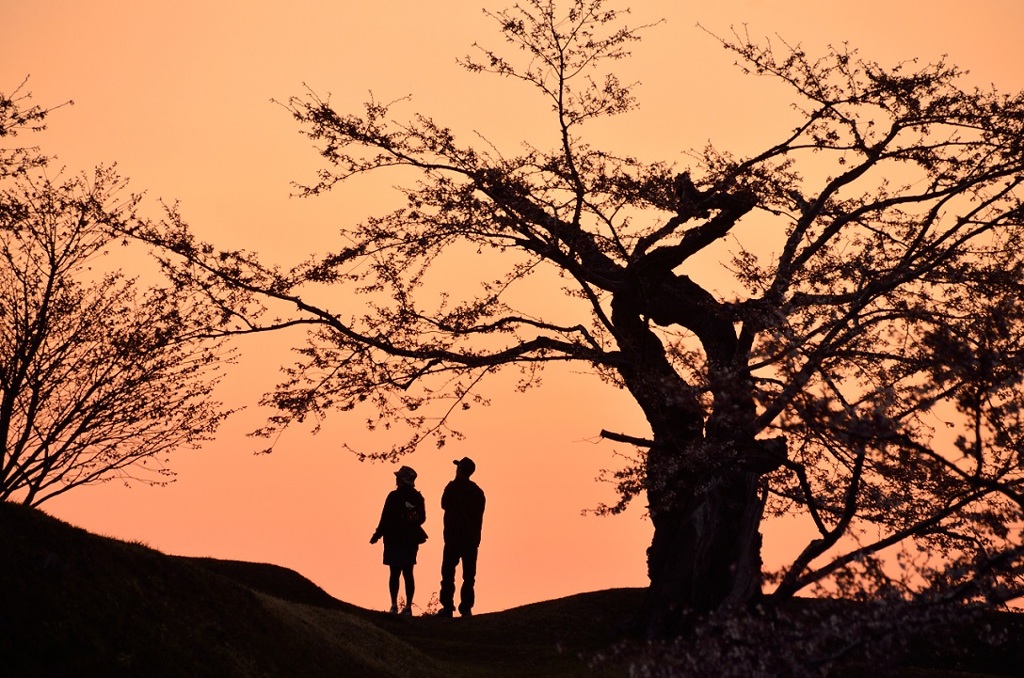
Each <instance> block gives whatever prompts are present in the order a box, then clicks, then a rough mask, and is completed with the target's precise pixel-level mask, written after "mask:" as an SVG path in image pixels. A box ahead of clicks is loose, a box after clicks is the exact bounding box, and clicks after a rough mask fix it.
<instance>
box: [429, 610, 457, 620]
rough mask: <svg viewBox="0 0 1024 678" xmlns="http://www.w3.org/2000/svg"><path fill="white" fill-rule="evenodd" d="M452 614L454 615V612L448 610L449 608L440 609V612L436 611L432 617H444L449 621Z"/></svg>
mask: <svg viewBox="0 0 1024 678" xmlns="http://www.w3.org/2000/svg"><path fill="white" fill-rule="evenodd" d="M454 613H455V610H453V609H452V608H450V607H442V608H441V609H440V610H438V611H437V612H435V613H434V616H435V617H445V618H447V619H451V618H452V615H453V614H454Z"/></svg>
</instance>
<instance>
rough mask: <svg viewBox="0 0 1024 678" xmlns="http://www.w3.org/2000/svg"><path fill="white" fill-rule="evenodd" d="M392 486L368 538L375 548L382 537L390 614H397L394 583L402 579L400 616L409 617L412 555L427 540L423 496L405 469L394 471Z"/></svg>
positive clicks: (412, 473) (412, 474)
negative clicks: (388, 570)
mask: <svg viewBox="0 0 1024 678" xmlns="http://www.w3.org/2000/svg"><path fill="white" fill-rule="evenodd" d="M395 485H396V486H397V487H396V488H395V489H394V490H392V491H391V492H390V493H389V494H388V497H387V499H386V500H385V501H384V510H382V511H381V514H380V523H379V524H378V525H377V530H376V531H375V532H374V533H373V536H372V537H370V543H371V544H376V543H377V541H378V540H380V538H381V537H384V564H385V565H387V566H389V567H390V568H391V578H390V579H389V580H388V590H389V591H390V593H391V613H392V614H396V613H397V612H398V579H399V577H404V578H405V608H404V609H403V610H402V614H409V615H411V614H412V597H413V594H414V593H415V592H416V580H415V578H414V577H413V574H412V570H413V566H414V565H415V564H416V553H417V551H419V548H420V544H422V543H423V542H425V541H426V540H427V533H426V532H424V531H423V527H421V526H422V525H423V523H424V522H425V521H426V520H427V510H426V507H425V505H424V503H423V495H422V494H420V493H419V491H418V490H417V489H416V471H413V470H412V469H411V468H409V467H408V466H403V467H402V468H400V469H398V470H397V471H395Z"/></svg>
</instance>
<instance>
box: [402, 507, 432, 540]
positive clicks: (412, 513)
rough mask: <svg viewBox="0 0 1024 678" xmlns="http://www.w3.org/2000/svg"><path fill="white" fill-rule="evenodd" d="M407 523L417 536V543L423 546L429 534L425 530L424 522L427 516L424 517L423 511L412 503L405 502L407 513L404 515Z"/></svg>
mask: <svg viewBox="0 0 1024 678" xmlns="http://www.w3.org/2000/svg"><path fill="white" fill-rule="evenodd" d="M403 516H404V518H405V523H406V525H407V526H408V527H409V530H410V531H411V532H412V533H413V534H414V535H415V536H416V543H417V544H422V543H423V542H425V541H426V540H427V532H426V530H424V529H423V521H424V520H425V519H426V516H424V515H423V511H421V510H420V509H419V507H417V506H416V505H415V504H413V503H412V502H408V501H407V502H405V513H404V514H403Z"/></svg>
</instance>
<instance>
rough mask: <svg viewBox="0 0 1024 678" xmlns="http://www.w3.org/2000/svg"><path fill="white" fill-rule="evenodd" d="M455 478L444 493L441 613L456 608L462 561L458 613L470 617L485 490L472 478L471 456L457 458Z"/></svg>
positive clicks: (474, 465)
mask: <svg viewBox="0 0 1024 678" xmlns="http://www.w3.org/2000/svg"><path fill="white" fill-rule="evenodd" d="M453 463H454V464H455V479H454V480H452V481H451V482H450V483H448V485H447V486H445V488H444V493H443V494H442V495H441V508H442V509H444V552H443V554H442V556H441V592H440V594H439V597H440V602H441V609H440V610H439V611H438V613H437V614H438V616H441V617H451V616H452V614H453V613H454V612H455V569H456V567H457V566H458V564H459V561H461V562H462V589H461V590H460V592H459V614H460V615H462V616H463V617H469V616H471V615H472V614H473V604H474V603H475V602H476V595H475V591H474V590H473V587H474V584H475V583H476V560H477V553H478V552H479V549H480V533H481V530H482V527H483V521H484V503H485V498H484V491H483V490H481V489H480V487H479V486H478V485H477V484H476V483H474V482H473V481H472V480H470V479H469V477H470V476H471V475H473V472H474V471H476V464H475V463H473V460H472V459H470V458H469V457H463V458H462V459H456V460H455V461H454V462H453Z"/></svg>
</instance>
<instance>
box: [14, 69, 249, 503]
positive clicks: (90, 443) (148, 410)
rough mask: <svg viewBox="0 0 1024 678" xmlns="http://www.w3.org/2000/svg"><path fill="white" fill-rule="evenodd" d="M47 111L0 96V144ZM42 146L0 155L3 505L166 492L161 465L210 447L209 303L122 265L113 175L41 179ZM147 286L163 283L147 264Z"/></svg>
mask: <svg viewBox="0 0 1024 678" xmlns="http://www.w3.org/2000/svg"><path fill="white" fill-rule="evenodd" d="M48 112H49V110H47V109H43V108H41V107H38V106H32V105H31V102H30V101H29V99H28V95H27V93H26V92H24V91H23V87H19V88H18V89H16V90H15V91H14V93H13V94H11V95H4V94H0V138H4V137H6V138H8V139H13V138H14V137H15V136H17V134H18V133H19V132H24V131H27V130H31V129H35V128H39V127H41V126H42V125H43V124H44V119H45V117H46V115H47V113H48ZM49 160H50V158H48V157H47V156H45V155H44V154H42V153H41V152H40V151H39V150H38V149H36V148H33V147H26V146H17V145H13V144H12V145H7V146H4V147H2V148H0V500H12V501H20V502H23V503H26V504H30V505H33V506H35V505H39V504H40V503H42V502H43V501H46V500H47V499H50V498H52V497H54V496H57V495H60V494H62V493H64V492H67V491H68V490H70V489H72V488H75V487H79V486H81V485H84V484H87V483H94V482H100V481H105V480H111V479H122V480H126V481H127V480H138V481H141V482H146V483H166V482H169V481H170V480H171V476H172V475H173V473H172V472H171V470H170V468H169V467H168V465H167V455H168V454H169V453H170V452H172V451H173V450H174V449H176V448H179V447H182V446H197V445H198V444H199V443H201V442H202V441H204V440H207V439H209V437H210V436H211V434H212V433H213V431H214V430H215V429H216V428H217V426H218V424H219V423H220V422H221V421H222V419H223V418H224V417H225V416H226V415H227V414H228V412H229V410H227V409H226V408H224V407H223V406H222V405H221V404H220V403H219V402H217V401H216V400H214V399H212V398H211V394H212V391H213V389H214V388H215V386H216V384H217V381H218V371H219V369H220V366H221V364H222V362H223V360H224V359H227V358H228V357H229V353H227V352H226V351H224V350H222V349H221V346H222V344H223V341H222V340H220V339H216V338H210V333H211V331H212V330H213V329H214V328H216V327H217V326H218V325H219V324H220V323H221V321H222V320H223V315H222V314H221V312H220V310H219V309H217V308H215V307H213V306H210V305H209V304H207V303H206V300H205V297H202V296H199V297H192V296H191V294H190V290H187V289H182V288H175V287H173V286H167V285H164V286H158V285H153V286H146V285H143V284H142V283H141V282H140V280H139V279H138V278H135V277H129V276H128V275H126V274H125V272H124V270H123V268H124V266H126V265H138V267H139V268H140V269H142V270H144V269H145V268H146V266H144V265H142V264H144V263H145V262H146V260H147V257H146V256H145V255H140V253H139V252H138V251H135V252H132V249H131V248H126V247H124V245H127V244H128V243H127V242H126V241H125V240H124V237H123V235H118V234H123V233H124V232H125V231H126V230H129V229H130V225H131V223H132V222H133V220H135V219H136V215H135V210H136V207H137V205H138V202H139V198H138V196H134V195H131V194H128V193H127V190H126V188H125V185H124V184H125V182H124V180H123V179H121V178H120V177H119V176H118V175H117V173H116V172H115V171H114V170H113V169H112V168H109V167H98V168H97V169H96V170H95V171H94V172H93V173H91V174H81V175H75V176H70V177H63V176H62V175H61V173H58V175H57V176H56V177H52V178H51V177H49V176H48V174H47V173H48V171H49V170H48V165H49V164H50V163H49ZM148 269H149V275H150V276H151V277H152V278H153V279H158V278H159V272H158V270H157V269H156V267H154V266H153V265H152V264H150V265H149V266H148Z"/></svg>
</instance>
